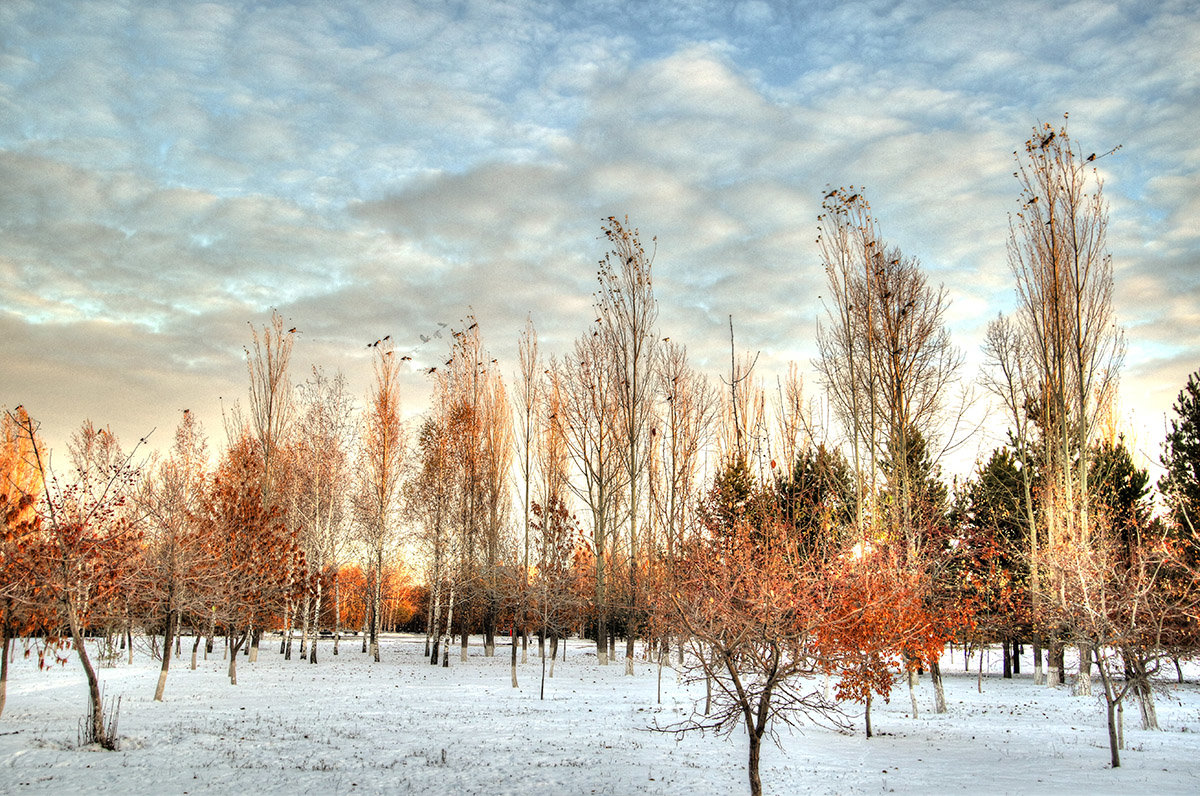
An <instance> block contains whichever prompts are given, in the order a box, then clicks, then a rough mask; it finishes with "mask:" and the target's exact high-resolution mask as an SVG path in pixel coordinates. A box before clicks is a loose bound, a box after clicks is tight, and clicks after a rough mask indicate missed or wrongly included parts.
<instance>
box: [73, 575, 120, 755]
mask: <svg viewBox="0 0 1200 796" xmlns="http://www.w3.org/2000/svg"><path fill="white" fill-rule="evenodd" d="M66 609H67V626H68V627H69V628H70V630H71V643H72V645H74V647H75V652H76V654H77V655H78V656H79V663H80V665H82V666H83V673H84V675H85V676H86V677H87V685H88V697H89V699H90V700H91V708H92V709H91V720H92V730H91V732H92V738H93V739H94V740H95V741H96V743H98V744H100V746H101V747H102V748H104V749H108V750H110V751H111V750H113V749H116V743H117V739H116V738H109V737H108V732H107V728H106V727H105V726H104V701H103V699H101V697H100V679H99V678H98V677H97V676H96V669H95V667H93V666H92V659H91V658H90V657H88V653H87V647H86V646H85V644H86V640H85V639H84V637H83V629H82V628H81V627H80V626H79V617H78V616H76V615H75V605H74V604H73V603H72V602H71V601H70V600H69V599H68V600H67V604H66Z"/></svg>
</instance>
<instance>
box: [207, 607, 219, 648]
mask: <svg viewBox="0 0 1200 796" xmlns="http://www.w3.org/2000/svg"><path fill="white" fill-rule="evenodd" d="M216 632H217V607H216V606H215V605H214V606H213V607H212V610H211V611H209V613H208V636H207V640H206V641H205V642H204V660H208V656H209V653H211V652H212V651H213V634H214V633H216Z"/></svg>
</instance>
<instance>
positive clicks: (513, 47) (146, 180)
mask: <svg viewBox="0 0 1200 796" xmlns="http://www.w3.org/2000/svg"><path fill="white" fill-rule="evenodd" d="M1064 113H1069V114H1070V119H1069V129H1070V134H1071V136H1072V138H1073V139H1074V140H1075V141H1076V142H1077V144H1078V146H1079V147H1080V151H1081V152H1093V151H1094V152H1104V151H1107V150H1109V149H1111V148H1113V147H1115V146H1117V145H1121V149H1120V150H1119V151H1118V152H1116V153H1115V154H1113V155H1112V156H1109V157H1105V158H1102V159H1100V160H1098V161H1097V162H1096V164H1097V167H1098V175H1099V176H1100V177H1101V178H1102V179H1103V181H1104V194H1105V196H1106V198H1107V201H1108V203H1109V209H1110V222H1109V228H1108V248H1109V251H1110V252H1111V254H1112V257H1113V269H1114V276H1115V282H1116V290H1115V312H1116V316H1117V319H1118V322H1119V323H1120V325H1121V326H1122V327H1123V329H1124V331H1125V334H1126V336H1127V340H1128V353H1127V356H1126V361H1125V365H1124V368H1123V370H1122V372H1121V403H1120V408H1119V412H1120V414H1121V417H1122V418H1123V420H1124V422H1125V423H1126V424H1127V426H1128V429H1129V432H1128V433H1129V435H1130V437H1131V439H1132V440H1133V442H1134V444H1135V446H1136V447H1137V449H1138V450H1139V451H1140V452H1142V453H1143V454H1145V455H1146V456H1147V457H1149V458H1151V459H1153V458H1157V456H1158V452H1159V449H1160V444H1161V440H1162V437H1163V429H1164V423H1165V418H1166V417H1167V415H1168V414H1169V413H1170V412H1171V405H1172V402H1173V401H1174V399H1175V397H1176V395H1177V394H1178V392H1179V390H1180V389H1181V388H1182V386H1183V384H1184V382H1185V381H1186V378H1187V375H1188V374H1189V373H1190V372H1192V371H1194V370H1195V369H1197V367H1200V190H1198V188H1200V182H1198V176H1200V137H1197V134H1196V131H1197V130H1200V3H1198V2H1195V1H1194V0H1189V1H1186V2H1185V1H1180V0H1174V1H1173V0H1165V1H1164V2H1157V3H1146V2H1143V1H1142V0H1135V1H1134V2H1116V3H1106V2H1077V3H1063V2H1044V1H1043V0H1029V1H1028V2H1004V3H994V2H957V3H950V2H927V1H925V0H912V1H911V2H905V1H904V0H892V1H890V2H885V1H884V0H878V1H876V0H867V1H866V2H836V3H834V2H830V3H816V2H762V1H761V0H749V1H748V2H741V3H734V2H690V3H674V2H665V1H664V2H655V3H639V2H607V1H605V0H595V1H593V2H586V3H582V2H580V3H576V2H557V3H553V2H534V1H533V0H528V1H524V0H517V1H516V2H429V3H405V2H378V3H374V2H365V1H364V0H345V1H343V2H338V3H328V2H296V3H283V2H253V3H251V2H246V3H233V2H225V3H197V2H184V1H182V0H179V1H177V2H144V1H142V0H136V1H134V0H130V1H129V2H113V1H111V0H103V1H101V0H97V1H96V2H52V1H50V0H36V1H31V2H24V1H23V0H5V1H4V2H3V3H0V406H3V407H7V408H9V409H11V408H13V407H15V406H17V405H19V404H20V405H24V406H25V407H26V408H27V409H28V410H29V411H30V412H31V413H32V414H33V416H34V417H35V419H37V420H39V421H40V422H41V423H42V431H43V435H44V437H45V438H46V439H47V440H48V441H49V443H50V444H51V446H52V447H55V448H56V450H59V449H61V447H62V444H63V442H64V441H65V439H66V438H67V436H68V435H69V434H70V433H71V431H72V430H74V429H75V428H77V427H78V426H79V424H80V423H81V422H82V421H84V420H85V419H90V420H92V421H93V422H95V423H96V424H99V425H107V426H110V427H111V429H112V430H113V431H114V432H115V433H116V434H117V435H118V436H119V437H120V438H121V439H122V440H123V441H125V442H126V445H127V446H128V445H129V444H130V443H132V442H133V441H136V440H137V439H138V438H139V437H141V436H143V435H145V434H147V433H148V432H150V431H151V430H152V429H153V430H154V431H153V433H152V434H151V436H150V446H151V447H152V448H153V447H158V448H166V447H167V446H168V445H169V444H170V441H171V437H172V435H173V428H174V427H175V425H176V424H177V423H178V421H179V419H180V412H181V411H182V410H183V409H190V410H192V411H193V412H194V413H196V415H197V416H198V417H199V418H200V419H201V420H202V422H203V423H204V424H205V428H206V430H207V431H208V433H209V435H210V438H212V439H213V440H214V441H215V442H216V444H217V446H220V445H223V432H222V424H221V411H222V407H225V409H227V410H228V409H229V407H230V406H231V405H232V404H233V402H235V401H238V400H239V399H240V400H241V401H242V403H244V402H245V399H244V398H243V396H244V395H245V394H246V391H247V375H246V366H245V356H244V353H243V348H244V346H246V345H247V344H249V342H250V326H249V324H254V325H261V324H264V323H266V322H267V321H268V320H269V318H270V314H271V311H272V309H273V308H277V309H278V311H279V312H280V313H281V314H282V315H283V317H284V318H285V320H286V322H287V325H288V326H295V327H296V328H297V329H298V330H299V332H298V335H297V337H296V343H295V348H294V352H293V359H292V374H293V380H295V381H302V380H303V379H304V378H305V376H306V375H307V373H308V372H309V370H310V368H311V367H312V366H314V365H315V366H319V367H322V368H324V369H325V370H326V371H327V372H330V373H332V372H335V371H337V370H341V371H342V372H344V373H345V375H346V376H347V378H348V380H349V383H350V385H351V388H352V390H353V391H354V393H355V394H356V395H365V394H366V391H367V389H368V386H369V382H370V373H371V364H370V354H371V351H370V350H369V349H367V347H366V344H368V343H370V342H372V341H374V340H377V339H379V338H381V337H383V336H384V335H391V337H392V339H393V340H395V341H396V342H397V350H398V351H403V352H405V353H408V354H411V355H412V356H413V360H412V361H411V362H410V363H405V364H406V366H407V367H408V369H407V370H406V372H405V374H404V394H403V401H404V404H405V407H406V409H407V410H408V411H409V412H410V413H414V414H415V413H419V412H420V411H422V410H423V409H424V408H425V406H426V404H427V400H428V395H429V391H430V390H429V383H428V381H427V378H426V377H425V375H424V373H423V369H424V368H425V367H428V366H430V365H436V364H438V362H439V361H440V360H441V359H444V358H445V354H446V352H447V350H448V338H449V335H444V336H442V337H441V338H438V337H437V336H436V333H437V332H439V331H440V330H441V329H442V327H441V326H440V324H443V323H445V324H449V325H450V327H453V326H455V325H458V326H460V328H461V326H463V325H465V323H464V319H466V318H467V317H468V316H469V315H471V314H473V315H474V317H475V318H476V319H477V320H478V322H479V324H480V329H481V331H482V332H483V337H484V340H485V343H486V345H487V346H488V347H489V349H490V350H491V351H492V353H493V355H495V356H497V357H498V358H499V359H500V363H501V367H502V369H503V370H504V371H505V372H506V373H513V372H515V370H516V347H517V340H518V336H519V333H520V331H521V329H522V328H523V326H524V322H525V318H526V316H527V315H530V316H531V317H532V318H533V320H534V323H535V324H536V326H537V328H538V330H539V334H540V336H541V344H542V349H543V351H544V352H546V353H548V354H555V353H557V354H561V353H564V352H565V351H566V350H567V348H568V346H569V345H570V343H571V341H572V340H573V339H574V338H575V337H577V336H579V335H580V334H583V333H585V332H586V331H587V329H588V324H589V323H591V321H592V317H593V316H592V314H591V303H592V291H593V289H594V288H595V287H596V281H595V272H596V265H597V261H598V260H599V259H600V258H601V257H602V256H603V254H604V250H605V245H604V242H603V240H602V237H601V223H602V220H603V219H605V218H607V217H608V216H617V217H620V218H623V217H625V216H628V218H629V222H630V224H631V225H633V226H635V227H637V228H638V229H639V230H640V233H641V236H642V239H643V242H644V243H646V244H647V247H648V248H652V249H653V251H654V253H655V261H654V266H653V268H654V279H655V282H654V286H655V292H656V295H657V298H658V301H659V304H660V315H659V324H660V327H661V330H662V334H663V335H664V336H670V337H671V338H672V339H673V340H675V341H676V342H683V343H685V344H686V345H687V346H688V350H689V355H690V357H691V359H692V361H693V363H694V364H696V365H697V366H698V367H699V368H701V369H702V370H705V371H707V372H709V373H711V374H712V375H713V377H714V378H716V377H717V376H718V375H719V374H720V373H721V372H722V371H723V370H724V369H725V368H726V367H727V362H728V346H729V329H728V326H729V319H730V317H731V316H732V319H733V324H734V327H735V330H736V337H737V344H738V346H739V348H742V349H745V350H748V351H750V352H761V353H760V356H759V364H758V373H759V374H760V376H761V377H762V378H763V379H764V380H766V382H767V383H768V384H774V382H775V379H776V377H777V376H779V375H780V374H783V373H784V372H785V371H786V367H787V362H788V361H792V360H794V361H797V362H798V363H800V366H801V368H802V370H803V371H805V372H808V373H809V374H810V375H809V376H808V378H807V380H806V392H807V395H808V396H809V397H811V398H817V397H819V394H820V389H819V385H818V383H817V380H816V377H815V375H812V368H811V361H812V358H813V356H814V355H815V353H816V346H815V339H816V329H817V324H818V320H819V318H821V317H823V315H824V307H823V303H822V299H821V294H822V292H823V289H824V280H825V276H824V272H823V270H822V268H821V263H820V259H819V255H818V250H817V247H816V244H815V237H816V225H817V220H816V219H817V215H818V213H819V212H820V203H821V199H822V197H823V195H824V194H825V193H826V192H827V191H828V190H829V187H831V186H839V185H846V186H848V185H854V186H856V187H861V188H862V190H863V191H864V194H865V195H866V196H867V197H868V198H869V200H870V202H871V207H872V209H873V211H874V214H875V216H876V217H877V219H878V221H879V225H880V228H881V230H882V233H883V235H884V237H885V238H886V239H887V241H888V242H889V244H890V245H894V246H898V247H900V248H901V249H902V250H903V251H904V252H905V253H906V254H907V255H911V256H915V257H917V258H918V259H919V260H920V261H921V263H922V264H923V266H924V268H925V269H926V270H927V272H928V274H929V277H930V280H931V281H932V282H934V283H941V284H944V285H945V287H946V289H947V292H948V294H949V296H950V298H951V300H952V304H951V308H950V312H949V315H948V319H949V324H950V329H951V334H952V336H953V339H954V342H955V344H956V345H958V346H959V347H960V348H961V349H962V351H963V353H964V356H965V359H966V364H965V366H964V370H963V374H962V375H963V379H964V381H973V380H975V378H976V376H977V373H978V368H979V367H980V364H981V361H982V357H981V355H980V353H979V346H980V342H981V339H982V333H983V330H984V328H985V327H986V324H987V322H988V321H989V320H991V319H992V318H994V317H995V316H996V315H997V314H998V313H1001V312H1009V311H1011V310H1012V308H1013V305H1014V283H1013V278H1012V274H1011V271H1010V269H1009V266H1008V264H1007V259H1006V252H1005V245H1006V239H1007V236H1008V218H1009V214H1011V213H1013V212H1015V211H1016V210H1017V209H1018V203H1019V192H1020V188H1019V186H1018V184H1017V181H1016V180H1015V179H1014V177H1013V172H1014V170H1015V167H1016V163H1015V160H1014V155H1013V153H1014V150H1017V149H1018V148H1020V147H1021V146H1022V144H1023V142H1024V141H1025V140H1026V139H1027V138H1028V137H1029V135H1030V134H1031V132H1032V130H1033V128H1034V126H1035V125H1037V124H1038V123H1040V122H1051V123H1055V124H1058V123H1061V121H1062V118H1063V114H1064ZM652 239H653V242H651V241H652ZM423 338H430V340H429V342H428V343H426V342H422V340H423ZM1003 429H1004V422H1003V420H1002V418H1000V417H998V416H997V417H993V418H992V419H991V420H990V421H989V422H988V423H987V424H986V425H985V426H984V428H983V430H982V431H981V433H979V434H977V435H975V437H974V438H973V439H972V442H971V443H970V445H968V446H966V447H965V448H964V449H963V451H964V452H960V453H959V454H958V455H959V456H960V466H959V468H958V469H960V470H965V469H969V467H970V464H971V461H972V460H973V459H974V458H975V457H976V456H977V455H984V456H986V453H987V451H988V450H990V448H991V446H993V445H995V444H996V443H997V441H998V439H999V437H1000V435H1001V434H1002V433H1003ZM64 455H65V451H64V452H63V453H62V454H60V456H59V457H58V458H56V461H60V459H61V458H62V456H64ZM60 466H61V463H60Z"/></svg>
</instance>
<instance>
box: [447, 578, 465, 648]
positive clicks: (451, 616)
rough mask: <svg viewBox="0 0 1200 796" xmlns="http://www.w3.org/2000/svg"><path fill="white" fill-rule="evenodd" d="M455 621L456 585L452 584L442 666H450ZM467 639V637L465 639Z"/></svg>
mask: <svg viewBox="0 0 1200 796" xmlns="http://www.w3.org/2000/svg"><path fill="white" fill-rule="evenodd" d="M453 622H454V585H453V583H451V585H450V604H449V605H448V606H446V632H445V633H443V634H442V666H443V667H444V668H446V669H449V668H450V627H451V625H452V623H453ZM464 640H465V639H464Z"/></svg>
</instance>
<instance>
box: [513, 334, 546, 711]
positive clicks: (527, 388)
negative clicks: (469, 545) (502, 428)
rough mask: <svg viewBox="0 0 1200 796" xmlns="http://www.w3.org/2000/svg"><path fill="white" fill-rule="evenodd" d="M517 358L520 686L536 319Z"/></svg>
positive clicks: (536, 411)
mask: <svg viewBox="0 0 1200 796" xmlns="http://www.w3.org/2000/svg"><path fill="white" fill-rule="evenodd" d="M517 358H518V362H519V365H520V370H519V372H518V373H517V378H516V380H515V390H514V393H513V403H514V405H515V408H516V413H517V428H516V435H515V441H516V453H517V467H518V471H519V473H520V488H521V523H522V533H521V545H522V554H521V567H520V568H521V573H520V578H519V580H520V582H519V584H518V589H519V591H518V596H517V609H516V615H515V619H514V628H513V640H512V685H513V688H516V687H517V636H518V635H520V636H521V638H522V647H521V660H522V662H524V661H525V658H526V647H527V643H528V642H527V641H526V639H527V634H526V627H525V612H526V602H527V597H528V592H529V565H530V559H529V550H530V543H529V520H530V509H531V506H532V491H533V487H534V482H535V479H536V475H535V472H534V467H535V466H536V461H535V455H536V453H537V436H538V422H539V420H540V416H541V404H542V387H543V384H542V378H541V376H542V374H541V373H540V372H539V371H541V369H542V363H541V359H540V357H539V355H538V338H537V329H536V328H534V325H533V318H532V317H529V318H526V319H525V330H524V331H523V332H522V334H521V340H520V343H519V344H518V349H517Z"/></svg>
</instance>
